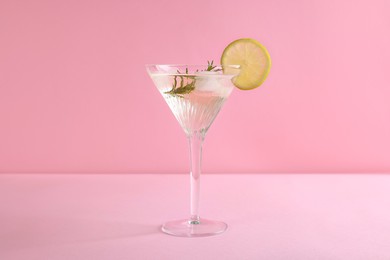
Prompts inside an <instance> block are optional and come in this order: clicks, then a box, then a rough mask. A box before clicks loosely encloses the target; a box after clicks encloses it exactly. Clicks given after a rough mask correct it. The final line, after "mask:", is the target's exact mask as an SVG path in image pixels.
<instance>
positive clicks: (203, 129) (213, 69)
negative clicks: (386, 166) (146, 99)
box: [146, 38, 271, 237]
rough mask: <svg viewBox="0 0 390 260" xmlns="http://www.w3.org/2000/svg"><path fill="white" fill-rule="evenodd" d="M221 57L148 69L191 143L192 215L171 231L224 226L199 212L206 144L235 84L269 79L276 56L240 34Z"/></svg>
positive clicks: (212, 231) (200, 231)
mask: <svg viewBox="0 0 390 260" xmlns="http://www.w3.org/2000/svg"><path fill="white" fill-rule="evenodd" d="M221 63H222V64H223V65H214V64H213V62H208V65H207V66H204V65H147V66H146V69H147V71H148V73H149V75H150V77H151V78H152V80H153V82H154V84H155V85H156V87H157V89H158V90H159V91H160V93H161V95H162V96H163V97H164V99H165V101H166V103H167V104H168V106H169V107H170V109H171V111H172V113H173V114H174V116H175V117H176V119H177V121H178V122H179V124H180V125H181V127H182V128H183V130H184V132H185V134H186V136H187V138H188V141H189V147H190V166H191V168H190V185H191V203H190V204H191V207H190V216H189V217H188V218H186V219H182V220H176V221H170V222H167V223H165V224H163V226H162V230H163V231H164V232H165V233H167V234H170V235H175V236H186V237H197V236H211V235H216V234H220V233H222V232H224V231H225V230H226V228H227V225H226V224H225V223H224V222H221V221H213V220H207V219H203V218H200V217H199V212H198V208H199V189H200V174H201V162H202V144H203V140H204V138H205V135H206V133H207V130H208V129H209V128H210V126H211V124H212V123H213V121H214V119H215V118H216V116H217V114H218V112H219V111H220V110H221V108H222V106H223V105H224V103H225V102H226V100H227V98H228V97H229V95H230V94H231V93H232V91H233V89H234V88H235V87H237V88H239V89H242V90H250V89H254V88H257V87H258V86H260V85H261V84H262V83H263V82H264V80H265V79H266V77H267V75H268V72H269V69H270V66H271V61H270V58H269V54H268V52H267V50H266V49H265V47H264V46H262V45H261V44H260V43H259V42H257V41H256V40H253V39H248V38H244V39H239V40H236V41H234V42H232V43H231V44H229V46H228V47H226V48H225V50H224V52H223V54H222V58H221Z"/></svg>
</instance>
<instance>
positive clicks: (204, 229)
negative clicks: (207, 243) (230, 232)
mask: <svg viewBox="0 0 390 260" xmlns="http://www.w3.org/2000/svg"><path fill="white" fill-rule="evenodd" d="M161 229H162V231H163V232H164V233H167V234H169V235H173V236H178V237H207V236H215V235H218V234H221V233H223V232H224V231H225V230H226V229H227V225H226V224H225V223H223V222H221V221H213V220H207V219H202V218H201V219H200V220H199V221H190V220H188V219H182V220H176V221H170V222H166V223H164V224H163V226H162V228H161Z"/></svg>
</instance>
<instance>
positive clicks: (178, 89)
mask: <svg viewBox="0 0 390 260" xmlns="http://www.w3.org/2000/svg"><path fill="white" fill-rule="evenodd" d="M177 73H178V74H182V73H181V72H180V71H179V70H178V71H177ZM185 74H188V68H186V72H185ZM178 78H179V79H178ZM179 82H180V83H179ZM178 84H180V86H178ZM194 89H195V76H191V75H188V76H183V75H178V76H175V77H174V78H173V85H172V89H171V90H170V91H167V92H165V94H170V95H172V96H178V97H181V98H184V96H183V95H185V94H189V93H191V92H192V91H193V90H194Z"/></svg>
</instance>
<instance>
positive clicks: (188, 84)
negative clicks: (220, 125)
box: [164, 60, 221, 98]
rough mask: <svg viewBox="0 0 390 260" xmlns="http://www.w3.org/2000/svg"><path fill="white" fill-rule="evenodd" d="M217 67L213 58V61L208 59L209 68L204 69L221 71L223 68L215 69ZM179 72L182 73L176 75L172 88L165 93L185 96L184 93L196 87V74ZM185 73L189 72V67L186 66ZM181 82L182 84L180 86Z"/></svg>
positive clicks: (188, 92)
mask: <svg viewBox="0 0 390 260" xmlns="http://www.w3.org/2000/svg"><path fill="white" fill-rule="evenodd" d="M216 67H217V66H215V65H214V61H213V60H212V61H211V62H210V61H207V68H206V69H205V70H203V71H214V72H217V71H221V69H215V68H216ZM196 72H198V70H196ZM177 73H178V74H181V75H177V76H174V78H173V84H172V89H171V90H169V91H166V92H164V93H165V94H170V95H172V96H177V97H180V98H184V96H183V95H185V94H190V93H191V92H192V91H193V90H194V89H195V82H196V79H195V76H192V75H182V73H181V72H180V71H179V70H177ZM185 74H188V68H186V70H185ZM179 84H180V86H178V85H179Z"/></svg>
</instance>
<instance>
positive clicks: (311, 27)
mask: <svg viewBox="0 0 390 260" xmlns="http://www.w3.org/2000/svg"><path fill="white" fill-rule="evenodd" d="M240 37H253V38H256V39H258V40H259V41H261V42H262V43H264V45H265V46H267V47H268V49H269V51H270V54H271V57H272V60H273V67H272V70H271V74H270V76H269V79H268V80H267V81H266V83H265V84H264V86H263V87H262V88H260V89H257V90H255V91H251V92H242V91H238V90H237V91H235V92H234V93H233V95H232V97H231V98H230V100H229V101H228V102H227V104H226V105H225V107H224V109H223V110H222V112H221V113H220V115H219V117H218V118H217V120H216V121H215V123H214V125H213V126H212V127H211V129H210V131H209V134H208V136H207V138H206V142H205V147H204V156H205V157H204V171H206V172H301V171H303V172H311V171H313V172H351V171H359V172H364V171H390V83H389V82H390V80H389V74H390V73H389V72H390V51H389V48H390V47H389V46H390V1H387V0H382V1H381V0H370V1H346V0H344V1H343V0H339V1H335V0H333V1H329V0H327V1H309V0H307V1H303V0H299V1H288V0H285V1H281V0H279V1H259V0H252V1H249V0H240V1H220V0H214V1H209V0H208V1H203V0H201V1H182V0H181V1H179V0H174V1H151V0H142V1H132V0H127V1H123V0H122V1H119V0H105V1H103V0H77V1H76V0H71V1H60V0H56V1H53V0H36V1H28V0H2V1H0V172H185V171H186V170H187V146H186V145H187V143H186V139H185V136H184V133H183V132H182V130H181V129H180V127H179V125H178V124H177V123H176V122H175V119H174V117H173V116H172V115H171V113H170V111H169V109H168V107H167V106H166V104H165V103H164V101H163V99H162V98H161V97H160V95H159V93H158V92H157V90H156V89H155V88H154V86H153V84H152V82H151V80H150V79H149V78H148V76H147V74H146V72H145V69H144V64H146V63H206V61H207V60H208V59H215V60H217V61H218V60H219V57H220V54H221V52H222V50H223V49H224V47H225V46H226V45H227V44H228V43H229V42H231V41H232V40H234V39H236V38H240Z"/></svg>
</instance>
